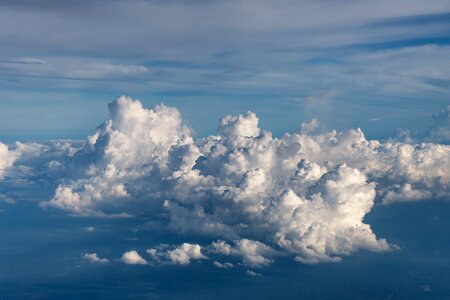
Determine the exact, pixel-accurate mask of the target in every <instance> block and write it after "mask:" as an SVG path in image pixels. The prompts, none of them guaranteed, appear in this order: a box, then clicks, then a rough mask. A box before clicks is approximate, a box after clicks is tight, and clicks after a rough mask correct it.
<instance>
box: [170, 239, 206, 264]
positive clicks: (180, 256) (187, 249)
mask: <svg viewBox="0 0 450 300" xmlns="http://www.w3.org/2000/svg"><path fill="white" fill-rule="evenodd" d="M201 250H202V248H201V247H200V245H198V244H189V243H183V244H182V245H181V246H179V247H178V248H176V249H174V250H170V251H168V252H167V258H168V259H169V260H170V261H171V262H173V263H175V264H180V265H187V264H189V263H190V262H191V260H192V259H206V258H207V257H206V256H204V255H203V254H202V251H201Z"/></svg>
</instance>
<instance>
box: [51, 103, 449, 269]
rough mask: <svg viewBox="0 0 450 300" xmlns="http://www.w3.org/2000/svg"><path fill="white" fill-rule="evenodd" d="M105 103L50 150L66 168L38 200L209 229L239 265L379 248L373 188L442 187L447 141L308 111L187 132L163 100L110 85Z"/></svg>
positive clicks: (423, 195)
mask: <svg viewBox="0 0 450 300" xmlns="http://www.w3.org/2000/svg"><path fill="white" fill-rule="evenodd" d="M109 112H110V119H109V120H107V121H106V122H105V123H103V124H102V125H101V126H99V127H98V128H97V130H96V132H95V134H93V135H92V136H90V137H88V139H87V140H86V142H85V144H84V146H83V147H82V148H80V149H79V150H77V151H75V152H74V153H73V155H72V156H70V158H68V159H66V160H62V161H61V163H62V168H63V169H64V168H67V166H72V167H70V168H71V172H70V174H71V177H69V178H67V179H66V180H64V181H63V183H61V184H60V185H59V187H58V188H57V189H56V191H55V195H54V197H53V199H51V200H50V201H48V202H45V204H44V206H47V207H49V206H51V207H56V208H59V209H64V210H66V211H68V212H70V213H73V214H79V215H94V216H131V215H139V214H144V215H147V216H152V215H161V214H163V215H165V216H166V217H167V218H166V220H165V222H167V223H168V226H169V228H170V229H171V230H172V231H173V232H174V233H175V234H189V235H191V236H202V237H203V238H209V239H211V241H213V240H216V239H221V241H218V242H216V243H215V244H213V245H212V246H211V247H213V249H214V251H215V253H217V254H221V255H235V256H237V257H240V258H241V259H242V260H243V262H244V263H245V264H246V265H249V266H263V265H268V264H270V263H271V262H272V261H273V260H274V258H275V257H276V256H278V255H289V256H292V257H295V259H296V260H297V261H299V262H303V263H318V262H327V261H328V262H336V261H339V260H340V259H341V257H342V255H349V254H351V253H352V252H354V251H357V250H359V249H367V250H371V251H376V252H381V251H388V250H390V249H391V248H392V247H391V246H390V245H389V244H388V243H387V242H386V241H385V240H384V239H378V238H377V237H376V235H375V233H374V232H373V231H372V228H371V227H370V225H369V224H366V223H365V222H364V217H365V216H366V214H367V213H369V212H370V210H371V208H372V207H373V205H374V204H375V199H376V197H378V198H379V199H381V200H382V201H383V202H384V203H386V204H387V203H394V202H401V201H411V200H418V199H419V198H420V199H424V200H425V199H430V198H444V197H446V196H448V195H450V171H449V170H450V159H449V154H450V146H447V145H441V144H431V143H422V144H415V145H414V144H406V143H400V142H394V141H387V142H380V141H377V140H371V141H370V140H367V139H366V138H365V136H364V134H363V132H362V131H361V130H360V129H356V130H347V131H344V132H336V131H330V132H326V133H320V134H313V133H312V132H313V130H314V129H315V128H316V127H317V126H318V124H317V121H314V122H313V123H310V124H306V123H305V124H304V126H303V128H302V130H301V131H300V132H295V133H287V134H285V135H283V136H282V137H280V138H274V137H272V135H271V133H270V132H266V131H263V130H261V129H259V127H258V118H257V117H256V115H255V114H253V113H251V112H249V113H247V114H245V115H238V116H226V117H224V118H222V119H221V120H220V122H219V128H218V133H219V134H218V135H216V136H207V137H205V138H200V139H197V140H194V139H193V138H192V136H191V132H190V130H189V129H188V128H187V127H186V126H184V125H183V123H182V120H181V116H180V113H179V112H178V111H177V110H176V109H175V108H170V107H166V106H162V105H160V106H156V107H155V108H153V109H145V108H143V107H142V105H141V104H140V103H139V102H138V101H134V100H132V99H130V98H126V97H120V98H119V99H118V100H116V101H114V102H113V103H111V104H110V105H109ZM230 243H231V244H232V246H231V245H230ZM197 246H198V247H200V246H199V245H195V244H183V245H182V246H180V247H178V248H176V249H173V250H168V252H167V253H166V255H167V256H166V259H168V260H170V261H172V262H176V263H180V264H186V263H189V261H190V260H191V259H193V258H195V253H197V254H198V255H199V256H198V257H200V254H201V252H200V248H197ZM192 247H193V248H192ZM196 249H197V250H198V252H195V251H197V250H196ZM194 250H195V251H194ZM149 253H150V252H149ZM153 257H157V258H158V259H161V255H159V254H158V253H156V252H155V253H153Z"/></svg>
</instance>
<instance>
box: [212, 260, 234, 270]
mask: <svg viewBox="0 0 450 300" xmlns="http://www.w3.org/2000/svg"><path fill="white" fill-rule="evenodd" d="M213 265H214V266H215V267H217V268H220V269H229V268H233V267H234V265H233V264H232V263H229V262H225V263H220V262H218V261H215V262H213Z"/></svg>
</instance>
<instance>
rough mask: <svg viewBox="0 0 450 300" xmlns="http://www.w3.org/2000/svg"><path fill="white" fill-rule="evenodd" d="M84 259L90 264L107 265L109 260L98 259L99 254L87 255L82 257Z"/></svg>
mask: <svg viewBox="0 0 450 300" xmlns="http://www.w3.org/2000/svg"><path fill="white" fill-rule="evenodd" d="M82 257H83V259H85V260H87V261H88V262H90V263H93V264H94V263H107V262H109V260H108V259H107V258H100V257H98V255H97V253H85V254H83V255H82Z"/></svg>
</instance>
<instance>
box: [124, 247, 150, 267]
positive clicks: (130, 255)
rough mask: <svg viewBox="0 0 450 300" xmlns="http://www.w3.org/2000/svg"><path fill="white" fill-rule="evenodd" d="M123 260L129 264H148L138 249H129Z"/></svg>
mask: <svg viewBox="0 0 450 300" xmlns="http://www.w3.org/2000/svg"><path fill="white" fill-rule="evenodd" d="M121 260H122V262H124V263H125V264H127V265H146V264H148V262H147V261H146V260H145V259H144V258H142V257H141V256H140V255H139V253H137V251H136V250H131V251H127V252H125V253H124V254H123V255H122V258H121Z"/></svg>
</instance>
